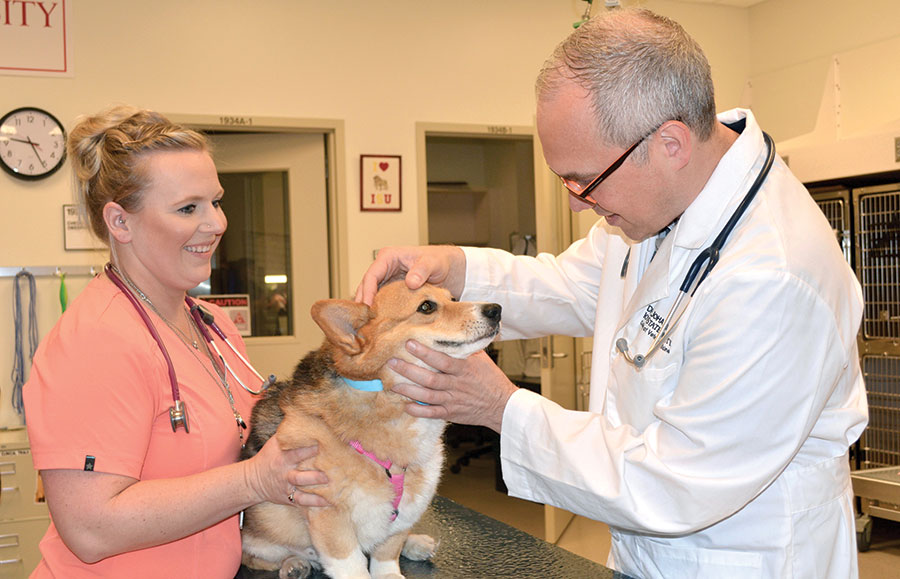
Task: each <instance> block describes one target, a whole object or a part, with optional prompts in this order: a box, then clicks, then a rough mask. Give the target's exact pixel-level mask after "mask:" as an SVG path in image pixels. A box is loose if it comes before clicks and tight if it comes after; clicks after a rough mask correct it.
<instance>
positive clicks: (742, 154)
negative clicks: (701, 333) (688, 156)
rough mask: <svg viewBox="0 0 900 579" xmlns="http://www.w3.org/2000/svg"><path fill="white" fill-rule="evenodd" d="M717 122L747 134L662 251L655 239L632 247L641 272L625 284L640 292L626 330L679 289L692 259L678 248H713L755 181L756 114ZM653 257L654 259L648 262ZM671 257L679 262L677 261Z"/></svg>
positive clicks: (738, 113) (740, 113) (633, 271)
mask: <svg viewBox="0 0 900 579" xmlns="http://www.w3.org/2000/svg"><path fill="white" fill-rule="evenodd" d="M718 119H719V122H722V123H725V124H729V125H731V124H734V123H739V122H741V121H744V122H745V126H744V130H743V132H741V134H740V135H739V136H738V138H737V140H736V141H735V142H734V143H733V144H732V146H731V148H730V149H728V151H726V152H725V155H724V156H723V157H722V159H721V160H720V161H719V164H718V165H717V166H716V168H715V170H714V171H713V174H712V175H711V176H710V178H709V180H708V181H707V182H706V185H705V186H704V187H703V189H702V190H701V191H700V194H699V195H698V196H697V198H696V199H694V201H693V203H691V205H690V206H689V207H688V208H687V210H685V212H684V213H683V214H682V215H681V217H679V218H678V221H677V222H676V223H675V225H674V227H673V228H672V231H671V232H670V233H669V234H668V235H667V236H666V239H665V240H664V241H663V242H662V245H660V247H659V250H658V251H657V250H656V248H655V238H654V237H651V238H649V239H646V240H644V241H641V242H636V243H634V244H633V245H632V246H631V261H632V263H634V262H635V258H636V257H637V263H636V264H635V265H637V267H633V266H631V267H629V272H628V273H627V274H626V283H627V282H629V281H630V282H631V284H632V285H634V286H636V288H635V293H634V294H633V295H632V296H631V299H630V300H629V301H628V306H627V307H626V309H625V312H626V316H625V317H624V318H623V320H622V324H623V325H624V324H625V323H626V320H628V319H629V318H630V317H631V315H633V314H634V312H636V311H638V310H641V309H644V308H646V307H647V306H648V305H649V304H652V303H655V302H658V301H660V300H663V299H665V298H666V297H668V296H669V294H670V287H671V285H672V284H673V283H680V281H677V280H681V278H683V277H684V273H685V271H686V268H687V266H688V262H687V257H688V256H686V255H685V254H684V253H682V252H676V251H675V248H676V247H677V248H681V249H687V250H699V249H701V248H702V247H706V246H707V245H709V243H710V242H711V241H712V239H713V238H714V237H715V236H716V235H717V234H718V232H719V231H720V230H721V227H722V223H723V222H724V221H726V220H727V219H728V216H729V215H731V213H732V212H733V211H734V209H735V208H736V207H737V206H738V204H739V203H740V202H741V200H742V199H743V197H744V193H746V191H747V189H748V188H749V187H750V184H751V183H752V182H753V179H755V178H756V174H757V171H758V166H759V165H760V164H761V163H762V160H763V159H764V158H765V157H764V155H765V141H763V137H762V132H761V131H760V129H759V126H758V125H757V123H756V119H755V118H754V117H753V113H751V112H750V111H749V110H744V109H734V110H731V111H727V112H724V113H722V114H720V115H719V116H718ZM754 169H755V170H754ZM654 251H657V253H656V256H655V257H652V261H650V259H651V256H652V255H653V252H654ZM673 255H675V256H677V257H675V260H674V261H672V260H673Z"/></svg>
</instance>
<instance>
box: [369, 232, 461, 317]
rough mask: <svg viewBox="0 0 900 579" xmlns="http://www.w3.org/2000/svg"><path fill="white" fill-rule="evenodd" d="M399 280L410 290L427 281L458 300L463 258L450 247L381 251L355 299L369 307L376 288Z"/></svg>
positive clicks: (459, 250)
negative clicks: (448, 291)
mask: <svg viewBox="0 0 900 579" xmlns="http://www.w3.org/2000/svg"><path fill="white" fill-rule="evenodd" d="M400 277H404V278H405V280H406V285H407V287H409V288H410V289H418V288H420V287H422V284H424V283H426V282H427V283H430V284H433V285H436V286H440V287H444V288H447V289H448V290H450V293H451V294H452V295H453V297H455V298H459V296H460V294H462V290H463V287H464V285H465V278H466V255H465V253H463V251H462V249H460V248H458V247H455V246H452V245H436V246H425V247H388V248H385V249H381V250H379V251H378V256H377V257H376V258H375V261H374V262H373V263H372V265H370V266H369V269H367V270H366V273H364V274H363V278H362V280H361V281H360V283H359V286H358V287H357V288H356V297H355V298H354V299H355V300H356V301H357V302H362V303H364V304H366V305H369V306H371V305H372V301H373V300H374V299H375V293H376V292H377V291H378V288H379V287H380V286H381V285H383V284H384V283H386V282H388V281H391V280H394V279H397V278H400Z"/></svg>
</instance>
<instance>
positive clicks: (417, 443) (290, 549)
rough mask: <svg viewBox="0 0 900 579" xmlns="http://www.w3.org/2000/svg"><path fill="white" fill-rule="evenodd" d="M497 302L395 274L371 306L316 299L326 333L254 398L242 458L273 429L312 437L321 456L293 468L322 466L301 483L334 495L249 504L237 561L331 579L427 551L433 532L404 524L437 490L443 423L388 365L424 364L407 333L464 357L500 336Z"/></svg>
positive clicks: (306, 440)
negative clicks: (411, 407)
mask: <svg viewBox="0 0 900 579" xmlns="http://www.w3.org/2000/svg"><path fill="white" fill-rule="evenodd" d="M500 311H501V308H500V306H499V305H497V304H488V303H473V302H458V301H456V300H454V299H453V298H452V297H451V295H450V292H449V291H447V290H445V289H442V288H438V287H435V286H431V285H427V284H426V285H425V286H423V287H421V288H419V289H416V290H410V289H409V288H408V287H407V286H406V284H405V283H404V282H402V281H394V282H391V283H388V284H386V285H384V286H383V287H382V288H381V289H380V290H379V291H378V293H377V294H376V295H375V299H374V303H373V305H372V307H369V306H367V305H365V304H361V303H356V302H354V301H350V300H322V301H318V302H316V303H315V304H314V305H313V307H312V317H313V319H314V320H315V322H316V323H317V324H318V325H319V327H320V328H321V329H322V331H323V332H324V334H325V341H324V342H323V343H322V346H321V347H320V348H319V349H318V350H314V351H312V352H310V353H309V354H307V355H306V357H304V358H303V360H301V361H300V363H299V364H298V365H297V368H296V370H295V371H294V375H293V378H292V379H290V380H287V381H282V382H278V383H276V384H275V385H273V386H272V387H271V388H269V390H268V391H267V392H266V394H265V397H264V398H263V399H261V400H260V401H259V402H258V403H257V405H256V407H255V408H254V410H253V415H252V429H251V431H250V434H249V436H248V440H247V446H246V449H245V450H244V454H243V456H242V458H248V457H250V456H252V455H254V454H255V453H257V452H258V451H259V449H260V448H261V447H262V446H263V444H264V443H265V442H266V441H267V440H268V439H269V438H270V437H271V436H272V435H274V434H277V438H278V441H279V444H280V445H281V447H282V448H296V447H299V446H309V445H311V444H318V447H319V451H318V454H317V456H315V457H314V458H312V459H309V460H308V461H306V462H305V463H303V464H301V465H300V467H299V468H301V469H316V470H320V471H323V472H324V473H325V474H326V475H327V476H328V480H329V482H328V484H327V485H323V486H321V487H318V488H311V489H304V490H309V491H310V492H315V493H316V494H319V495H321V496H322V497H324V498H325V499H326V500H327V501H328V502H329V504H330V506H328V507H318V508H306V507H301V506H287V505H277V504H273V503H261V504H258V505H255V506H253V507H251V508H249V509H247V510H246V511H245V512H244V523H243V528H242V531H241V533H242V544H243V563H244V565H245V566H247V567H249V568H251V569H263V570H269V571H274V570H276V569H277V570H279V577H281V578H282V579H285V578H288V577H290V578H302V577H306V576H307V575H308V574H309V573H310V572H312V569H313V568H316V569H322V570H323V571H324V572H325V573H326V574H327V575H328V576H330V577H333V578H335V579H338V578H341V577H381V578H388V577H390V578H392V579H400V578H402V577H403V575H402V574H401V572H400V564H399V558H400V555H401V553H402V554H403V555H404V556H405V557H407V558H410V559H413V560H424V559H428V558H430V557H431V556H432V555H433V554H434V548H435V543H434V540H433V539H431V538H430V537H427V536H425V535H410V529H411V528H412V526H413V525H414V524H415V523H416V522H417V521H418V520H419V518H420V517H421V516H422V514H423V513H424V512H425V510H426V509H427V508H428V506H429V504H430V503H431V500H432V498H433V497H434V494H435V491H436V489H437V484H438V480H439V478H440V474H441V470H442V467H443V462H444V449H443V439H442V437H443V433H444V429H445V427H446V422H444V421H443V420H436V419H426V418H415V417H413V416H410V415H409V414H407V413H406V412H405V411H404V407H405V406H406V405H407V404H408V403H409V402H410V399H409V398H406V397H404V396H402V395H400V394H396V393H394V392H391V386H392V385H393V384H394V382H395V381H397V380H402V381H406V379H405V378H403V377H402V376H400V375H398V374H396V373H394V372H393V370H391V369H390V368H388V366H387V365H386V364H387V362H388V360H390V359H391V358H399V359H403V360H406V361H409V362H411V363H414V364H418V365H419V366H425V364H424V362H422V361H421V360H419V359H418V358H416V357H414V356H412V355H411V354H410V353H409V352H407V350H406V343H407V341H409V340H416V341H417V342H419V343H421V344H424V345H425V346H428V347H429V348H432V349H434V350H437V351H440V352H443V353H445V354H447V355H449V356H453V357H455V358H465V357H467V356H469V355H471V354H473V353H474V352H477V351H478V350H481V349H483V348H485V347H486V346H487V345H488V344H489V343H490V342H491V341H492V340H493V339H494V338H495V337H496V336H497V334H498V332H499V330H500ZM367 555H368V559H367Z"/></svg>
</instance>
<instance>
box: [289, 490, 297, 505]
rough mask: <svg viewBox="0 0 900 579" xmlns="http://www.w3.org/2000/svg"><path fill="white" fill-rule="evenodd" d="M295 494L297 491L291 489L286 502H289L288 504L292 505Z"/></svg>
mask: <svg viewBox="0 0 900 579" xmlns="http://www.w3.org/2000/svg"><path fill="white" fill-rule="evenodd" d="M295 492H297V489H296V488H294V489H291V494H289V495H288V500H289V501H290V502H292V503H293V502H294V493H295Z"/></svg>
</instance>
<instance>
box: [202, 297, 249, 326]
mask: <svg viewBox="0 0 900 579" xmlns="http://www.w3.org/2000/svg"><path fill="white" fill-rule="evenodd" d="M199 297H200V299H201V300H203V301H207V302H209V303H211V304H215V305H217V306H219V307H220V308H222V309H223V310H224V311H225V313H226V314H228V317H229V319H231V322H232V323H233V324H234V325H235V327H236V328H237V329H238V332H240V334H241V335H242V336H250V335H252V333H251V329H250V328H251V326H250V294H218V295H210V296H199Z"/></svg>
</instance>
